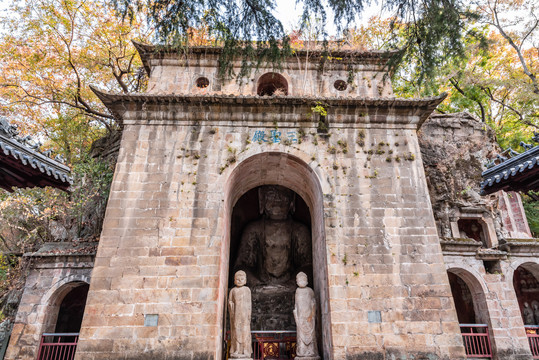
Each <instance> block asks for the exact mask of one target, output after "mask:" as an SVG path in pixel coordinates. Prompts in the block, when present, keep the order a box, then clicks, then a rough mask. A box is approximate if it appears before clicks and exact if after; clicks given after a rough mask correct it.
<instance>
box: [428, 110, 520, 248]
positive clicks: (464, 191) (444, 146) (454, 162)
mask: <svg viewBox="0 0 539 360" xmlns="http://www.w3.org/2000/svg"><path fill="white" fill-rule="evenodd" d="M419 143H420V146H421V153H422V155H423V160H424V165H425V173H426V176H427V183H428V185H429V193H430V197H431V200H432V207H433V211H434V217H435V219H436V223H437V228H438V233H439V235H440V236H441V237H447V238H452V237H453V238H459V237H461V235H462V234H459V233H458V229H455V227H456V222H457V220H458V219H459V218H469V219H478V220H479V221H481V222H482V223H483V224H484V229H483V230H484V232H485V234H486V237H487V238H488V240H489V241H488V244H487V245H488V246H489V247H495V246H497V245H498V240H499V239H507V238H531V232H530V230H529V227H528V224H527V221H526V215H525V214H524V208H523V207H522V201H521V200H520V195H519V194H518V193H514V192H512V193H510V194H507V193H504V192H498V193H494V194H491V195H488V196H480V195H479V193H480V184H481V180H482V178H481V173H482V172H483V171H484V170H485V164H486V163H487V162H488V161H489V159H491V158H493V157H495V155H496V154H498V153H500V151H501V149H500V147H499V146H498V144H497V142H496V138H495V134H494V131H493V130H492V129H491V128H490V127H489V126H488V125H486V124H483V123H481V121H479V120H478V119H476V118H474V117H473V116H471V115H470V114H468V113H456V114H447V115H446V114H437V115H432V116H431V117H430V118H429V119H428V120H427V121H426V122H425V123H424V124H423V126H422V127H421V129H420V131H419Z"/></svg>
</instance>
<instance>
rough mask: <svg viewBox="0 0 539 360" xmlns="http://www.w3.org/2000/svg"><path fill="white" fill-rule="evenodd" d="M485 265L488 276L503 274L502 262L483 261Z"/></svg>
mask: <svg viewBox="0 0 539 360" xmlns="http://www.w3.org/2000/svg"><path fill="white" fill-rule="evenodd" d="M483 265H484V266H485V271H486V272H487V273H488V274H502V266H501V264H500V260H493V261H490V260H483Z"/></svg>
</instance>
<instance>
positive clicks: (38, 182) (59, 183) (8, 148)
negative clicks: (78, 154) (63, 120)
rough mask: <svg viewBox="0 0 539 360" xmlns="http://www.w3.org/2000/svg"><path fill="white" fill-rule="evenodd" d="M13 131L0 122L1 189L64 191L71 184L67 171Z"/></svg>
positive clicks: (62, 165)
mask: <svg viewBox="0 0 539 360" xmlns="http://www.w3.org/2000/svg"><path fill="white" fill-rule="evenodd" d="M14 129H15V128H14V127H13V126H12V125H9V124H8V123H7V121H6V120H5V119H0V187H1V188H3V189H5V190H7V191H12V187H44V186H53V187H56V188H59V189H62V190H67V188H68V187H69V186H70V185H71V184H72V183H73V180H72V179H71V177H70V169H69V167H67V166H66V165H64V164H62V163H61V162H60V161H59V159H56V160H53V159H51V158H49V157H48V156H45V154H42V153H40V152H39V151H37V148H38V147H39V146H38V145H37V144H36V143H34V144H33V146H29V144H28V142H27V141H24V139H20V138H19V137H17V136H16V134H17V133H16V131H15V130H14Z"/></svg>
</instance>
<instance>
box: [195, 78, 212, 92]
mask: <svg viewBox="0 0 539 360" xmlns="http://www.w3.org/2000/svg"><path fill="white" fill-rule="evenodd" d="M196 86H197V88H200V89H205V88H207V87H208V86H210V80H208V78H207V77H204V76H201V77H199V78H198V79H197V81H196Z"/></svg>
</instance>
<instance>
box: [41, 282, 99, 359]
mask: <svg viewBox="0 0 539 360" xmlns="http://www.w3.org/2000/svg"><path fill="white" fill-rule="evenodd" d="M88 289H89V284H88V283H86V282H82V281H73V282H69V283H67V284H64V285H63V286H61V287H60V288H59V289H58V290H57V291H56V292H55V294H54V295H53V296H52V297H51V301H50V303H49V305H48V307H47V310H48V314H47V317H46V321H45V326H44V332H43V334H42V336H41V342H40V345H39V352H38V357H37V360H57V359H62V360H72V359H73V358H74V357H75V350H76V348H77V343H78V338H79V332H80V328H81V324H82V317H83V315H84V308H85V306H86V298H87V296H88Z"/></svg>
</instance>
